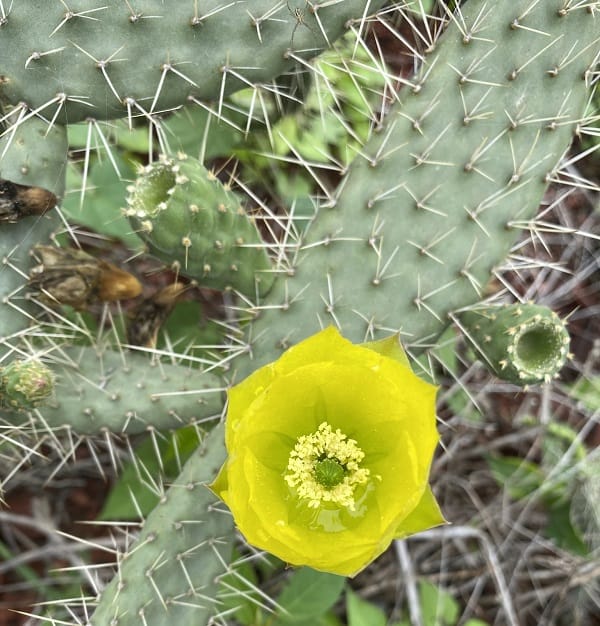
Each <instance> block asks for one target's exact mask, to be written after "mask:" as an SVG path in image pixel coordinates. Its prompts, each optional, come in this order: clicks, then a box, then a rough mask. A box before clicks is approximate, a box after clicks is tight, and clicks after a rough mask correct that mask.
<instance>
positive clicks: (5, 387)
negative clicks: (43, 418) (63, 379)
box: [0, 359, 55, 411]
mask: <svg viewBox="0 0 600 626" xmlns="http://www.w3.org/2000/svg"><path fill="white" fill-rule="evenodd" d="M54 382H55V377H54V374H53V372H52V370H51V369H50V368H49V367H47V366H46V365H44V364H43V363H42V362H41V361H38V360H35V359H33V360H30V361H23V360H20V359H19V360H15V361H12V362H11V363H9V364H8V365H7V366H6V367H0V406H1V407H3V408H9V409H14V410H17V411H22V410H27V409H33V408H35V407H37V406H40V405H41V404H43V403H45V402H46V401H47V400H49V399H50V398H51V397H52V395H53V393H54Z"/></svg>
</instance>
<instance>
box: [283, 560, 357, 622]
mask: <svg viewBox="0 0 600 626" xmlns="http://www.w3.org/2000/svg"><path fill="white" fill-rule="evenodd" d="M345 582H346V579H345V578H344V577H343V576H336V575H335V574H326V573H324V572H317V571H316V570H313V569H311V568H309V567H303V568H301V569H299V570H297V571H296V572H294V574H293V575H292V576H291V577H290V579H289V581H288V583H287V585H286V587H285V588H284V590H283V591H282V592H281V594H280V595H279V597H278V598H277V603H278V604H279V606H280V607H281V608H282V611H281V612H280V614H279V616H278V619H277V620H276V621H275V622H274V623H273V626H280V625H283V624H295V625H297V626H300V625H299V624H298V623H299V622H300V623H301V622H303V621H310V620H312V623H313V624H314V623H315V620H316V619H317V618H320V617H323V616H324V615H325V613H326V612H327V611H328V610H329V609H330V608H331V607H332V606H333V605H334V604H335V603H336V602H337V600H338V598H339V597H340V595H341V593H342V591H343V589H344V584H345Z"/></svg>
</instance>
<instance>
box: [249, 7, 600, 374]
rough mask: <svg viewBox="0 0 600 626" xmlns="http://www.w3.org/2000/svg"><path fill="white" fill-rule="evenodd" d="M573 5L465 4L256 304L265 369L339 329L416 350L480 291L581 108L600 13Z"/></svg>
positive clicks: (526, 215) (257, 344)
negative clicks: (299, 345) (325, 330)
mask: <svg viewBox="0 0 600 626" xmlns="http://www.w3.org/2000/svg"><path fill="white" fill-rule="evenodd" d="M563 5H565V3H564V2H562V1H552V2H544V3H531V2H528V1H526V2H502V3H498V4H495V5H494V7H493V10H492V7H491V6H489V5H487V4H486V3H485V2H480V1H469V2H468V3H466V4H465V6H464V7H462V8H461V19H460V20H453V21H451V23H450V24H449V25H448V28H447V30H446V32H445V33H444V34H443V36H442V37H440V39H439V41H438V42H436V44H435V45H434V46H432V47H431V50H429V55H428V56H427V57H426V58H425V63H424V67H423V69H422V70H421V72H420V74H419V75H418V76H417V77H416V78H415V79H414V80H413V81H412V85H411V86H410V87H405V88H404V90H402V91H400V93H399V96H398V101H397V102H396V103H395V104H394V105H393V107H392V108H391V110H390V111H389V113H388V116H387V118H386V124H385V126H384V127H383V128H382V129H381V130H379V131H378V132H377V134H376V135H375V136H373V137H372V138H371V139H370V140H369V141H368V142H367V144H366V145H365V146H364V147H363V148H362V150H361V151H360V153H359V154H358V155H357V157H356V159H355V160H354V161H353V163H352V165H351V166H350V170H349V171H348V173H347V174H346V176H345V179H344V181H343V183H342V185H341V187H340V190H339V193H338V195H337V197H336V198H335V199H334V201H333V202H332V206H329V207H325V206H323V207H321V208H320V209H319V211H318V214H317V218H316V219H315V220H314V222H313V223H312V225H310V226H309V229H308V233H307V235H306V237H305V238H303V239H302V240H301V241H299V242H298V246H297V248H296V249H295V250H292V252H291V253H290V255H289V258H290V259H292V262H291V264H290V265H291V266H290V267H289V268H288V269H289V271H288V272H287V273H286V275H285V276H284V277H283V279H282V280H280V281H278V283H277V284H276V286H275V287H274V288H273V291H272V292H271V294H269V298H268V302H266V303H265V306H264V308H263V307H261V303H259V304H258V305H257V306H256V307H255V308H254V310H253V311H252V313H254V314H256V315H257V319H255V320H254V321H253V324H252V329H251V332H252V353H253V354H254V355H255V358H256V361H255V367H256V366H257V365H261V364H263V363H266V362H269V361H272V360H274V359H275V358H277V356H278V355H279V354H280V353H281V351H282V350H283V349H284V348H285V347H286V346H287V345H290V344H293V343H296V342H297V341H299V340H300V339H302V338H304V337H306V336H307V335H309V334H311V333H313V332H315V331H316V330H318V329H319V328H321V327H324V326H327V325H329V324H334V325H336V326H337V327H338V328H339V329H340V331H341V332H342V334H343V335H344V336H345V337H347V338H349V339H351V340H352V341H354V342H359V341H364V340H365V339H369V338H377V337H381V336H383V335H384V334H386V333H387V334H389V333H393V332H401V333H402V335H403V338H404V341H405V342H407V344H408V347H409V349H411V350H413V351H414V350H416V349H418V347H419V346H421V347H423V346H425V345H427V343H431V342H432V341H434V340H435V338H436V337H437V336H438V335H439V333H440V332H441V331H442V330H443V329H444V328H445V326H446V325H447V324H448V323H449V315H450V314H451V312H452V311H454V310H458V309H461V308H463V307H465V306H467V305H469V304H472V303H476V302H478V301H479V300H480V299H481V296H482V291H483V287H484V285H485V283H486V282H487V280H488V277H489V274H490V271H491V270H492V269H493V268H494V266H495V265H497V264H499V263H501V262H502V261H503V260H504V259H505V257H506V255H507V254H508V252H509V250H510V247H511V246H512V245H513V244H514V241H515V239H516V238H517V235H518V234H519V233H518V228H516V227H513V225H512V224H513V223H514V222H515V221H516V220H517V219H518V220H528V219H531V218H532V217H533V216H534V215H535V213H536V211H537V208H538V206H539V203H540V200H541V198H542V195H543V193H544V190H545V187H546V185H547V182H548V181H549V180H551V179H552V178H553V176H554V174H553V172H554V171H555V168H556V167H557V163H558V161H559V159H560V158H561V156H562V155H563V153H564V151H565V150H566V149H567V147H568V145H569V143H570V141H571V135H572V132H573V130H574V129H575V128H576V126H577V124H578V123H579V121H580V119H581V116H582V112H583V111H584V110H585V105H586V102H587V98H588V83H589V82H590V81H591V80H592V77H593V73H592V67H593V64H594V63H595V62H596V60H597V54H598V47H599V44H598V26H599V20H598V15H597V13H595V12H594V11H588V10H587V7H586V6H579V5H574V6H573V7H571V8H565V6H566V5H565V6H563ZM563 9H564V10H563ZM482 32H485V35H481V34H480V33H482ZM492 33H493V35H492ZM567 68H568V69H567ZM350 259H356V260H357V262H350Z"/></svg>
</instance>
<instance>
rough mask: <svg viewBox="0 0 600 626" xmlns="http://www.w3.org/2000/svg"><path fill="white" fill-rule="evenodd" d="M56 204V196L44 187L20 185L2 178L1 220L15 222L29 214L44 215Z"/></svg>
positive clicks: (0, 181) (0, 182)
mask: <svg viewBox="0 0 600 626" xmlns="http://www.w3.org/2000/svg"><path fill="white" fill-rule="evenodd" d="M56 204H57V198H56V196H55V195H54V194H53V193H52V192H51V191H48V190H47V189H44V188H43V187H29V186H27V185H19V184H17V183H13V182H12V181H10V180H6V179H4V178H0V222H9V223H13V222H18V221H19V220H20V219H21V218H23V217H27V216H29V215H43V214H44V213H45V212H46V211H48V210H50V209H52V208H53V207H55V206H56Z"/></svg>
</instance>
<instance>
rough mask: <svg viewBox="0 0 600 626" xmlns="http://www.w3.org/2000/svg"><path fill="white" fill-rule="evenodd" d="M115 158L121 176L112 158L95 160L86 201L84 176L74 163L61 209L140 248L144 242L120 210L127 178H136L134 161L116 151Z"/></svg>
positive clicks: (76, 219) (68, 172) (96, 228)
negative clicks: (82, 190)
mask: <svg viewBox="0 0 600 626" xmlns="http://www.w3.org/2000/svg"><path fill="white" fill-rule="evenodd" d="M113 160H114V163H115V165H116V166H117V167H118V168H119V172H120V174H121V178H119V176H118V175H117V173H116V172H115V169H114V167H113V164H112V163H111V161H110V160H109V159H105V160H104V161H102V162H100V161H95V162H94V163H92V165H91V166H90V169H89V172H88V175H87V181H86V188H85V193H84V194H83V200H82V198H81V188H82V187H83V175H82V173H81V171H80V170H79V169H78V168H75V167H73V166H71V167H70V168H69V169H68V170H67V193H66V194H65V198H64V200H63V202H62V204H61V208H62V211H63V213H64V214H65V215H66V217H67V218H68V219H69V220H71V221H73V222H76V223H77V224H81V225H82V226H86V227H88V228H91V229H92V230H94V231H96V232H98V233H100V234H102V235H106V236H107V237H111V238H114V239H120V240H121V241H123V243H125V244H126V245H127V246H128V247H129V248H130V249H131V250H139V249H141V248H143V243H142V241H141V239H140V238H139V237H138V236H137V235H136V234H135V233H134V232H133V229H132V227H131V225H130V224H129V221H128V220H127V218H126V217H124V216H123V214H122V212H121V208H122V207H123V206H125V196H126V193H127V185H128V184H129V183H128V180H131V179H133V178H135V169H136V168H135V164H134V163H133V162H132V161H129V160H126V159H125V158H123V157H122V156H121V155H120V154H119V153H118V152H115V153H114V154H113Z"/></svg>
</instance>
